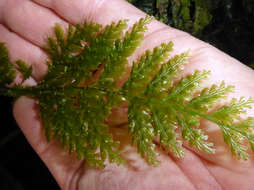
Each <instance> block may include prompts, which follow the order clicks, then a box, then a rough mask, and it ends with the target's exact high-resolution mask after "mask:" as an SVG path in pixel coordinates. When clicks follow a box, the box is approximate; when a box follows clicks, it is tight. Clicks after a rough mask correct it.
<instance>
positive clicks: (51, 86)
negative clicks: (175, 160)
mask: <svg viewBox="0 0 254 190" xmlns="http://www.w3.org/2000/svg"><path fill="white" fill-rule="evenodd" d="M150 21H151V17H146V18H144V19H140V20H139V21H138V22H137V23H136V24H134V25H133V27H132V29H131V30H130V31H129V32H125V33H124V30H126V28H127V24H126V21H125V20H121V21H119V22H118V23H112V24H111V25H108V26H106V27H105V28H103V27H102V26H100V25H98V24H94V23H86V22H84V23H83V24H82V25H78V26H77V27H76V28H74V27H72V26H69V29H68V31H67V32H64V30H63V29H62V28H61V27H60V26H59V25H56V27H55V34H56V35H55V36H56V37H55V38H52V37H49V38H48V44H47V45H46V46H45V50H46V51H47V52H48V55H49V57H50V61H48V62H47V64H48V66H49V69H48V73H47V74H46V76H45V78H44V80H42V81H41V82H39V83H38V85H37V86H33V87H23V86H22V85H15V86H14V87H13V88H10V87H8V86H5V84H8V83H10V82H12V81H13V80H14V76H15V70H14V68H13V66H12V65H11V64H10V61H9V59H8V52H7V50H6V48H5V46H4V45H3V44H1V46H0V47H1V51H0V55H1V56H0V59H1V62H0V64H1V67H0V68H1V70H0V72H1V74H2V75H1V80H0V84H1V88H0V94H2V95H8V96H14V97H15V98H18V97H20V96H28V97H31V98H35V99H38V100H39V107H40V116H41V118H42V123H43V127H44V129H45V135H46V137H47V139H48V140H49V141H50V140H51V139H57V140H58V141H59V142H60V144H61V145H62V146H63V147H65V148H67V149H68V150H69V152H70V153H72V152H75V153H76V155H77V157H78V158H79V159H84V160H85V161H86V163H87V164H88V165H90V166H94V167H103V166H104V162H105V160H106V159H108V160H109V161H110V162H114V163H117V164H121V163H123V161H124V160H123V158H122V157H121V155H120V153H119V150H118V145H119V142H115V141H114V140H113V138H112V134H111V133H110V132H109V126H108V125H107V124H106V123H105V122H104V121H105V120H106V119H107V117H108V116H109V115H110V113H111V109H112V108H113V107H121V106H122V104H123V103H128V120H129V135H130V136H131V137H132V144H133V146H137V149H138V152H139V153H140V154H141V156H142V157H143V158H145V159H146V160H147V162H148V163H149V164H153V165H156V164H158V163H159V162H158V161H157V159H156V155H157V154H156V152H155V150H154V148H155V144H154V139H155V138H156V137H158V139H159V142H160V146H161V147H163V148H164V149H165V151H166V152H170V151H171V152H173V154H174V155H175V156H176V157H183V156H184V149H183V147H182V140H181V139H183V140H184V141H187V142H188V143H189V145H190V146H191V147H195V148H196V149H197V150H198V151H205V152H207V153H214V147H213V144H212V143H211V142H209V141H208V136H207V135H206V134H205V133H204V131H203V130H202V129H201V126H200V125H201V123H200V121H201V119H206V120H209V121H210V122H213V123H215V124H217V126H218V127H219V128H220V129H221V130H222V134H223V136H224V139H225V142H226V143H227V144H228V145H229V146H230V148H231V150H232V153H233V154H235V155H237V156H238V158H240V159H247V156H248V154H247V153H246V150H247V147H246V145H245V141H246V140H247V141H248V142H249V143H250V146H251V148H252V150H253V151H254V136H253V135H252V133H251V132H252V130H253V127H254V118H247V119H245V120H244V119H242V118H241V115H242V114H244V113H245V111H246V109H248V108H250V105H251V104H253V103H254V100H253V99H251V98H250V99H248V100H245V99H244V98H240V99H239V100H237V99H232V100H231V101H230V102H229V103H228V104H225V105H222V104H219V103H220V100H222V99H225V98H226V97H227V93H229V92H233V87H232V86H226V85H225V83H224V82H222V83H221V84H220V85H219V86H217V85H212V86H211V87H207V88H202V87H201V86H202V82H203V81H204V80H206V79H207V77H208V76H209V73H210V72H209V71H195V72H194V73H193V74H192V75H189V76H186V77H182V78H180V79H179V80H177V81H176V79H177V78H179V77H178V73H179V70H182V69H183V66H184V64H186V62H187V58H188V53H182V54H181V55H176V56H174V57H171V56H170V52H171V51H172V47H173V43H172V42H169V43H167V44H161V45H160V46H158V47H155V48H154V49H153V50H147V51H146V52H145V53H144V54H143V55H142V56H141V57H140V58H139V59H138V60H136V61H135V62H134V63H133V67H132V70H131V73H130V76H129V77H128V78H127V80H126V81H125V83H124V84H123V85H122V86H121V87H119V86H118V85H117V81H118V80H119V79H120V80H121V79H122V77H123V75H124V74H125V66H126V64H127V63H128V61H127V59H128V57H129V56H131V55H132V54H133V53H134V51H135V50H136V48H137V47H139V45H140V43H141V42H142V39H143V37H144V33H145V31H146V29H147V28H146V24H148V23H149V22H150ZM17 65H18V66H19V70H20V71H21V73H22V75H23V78H24V80H25V79H27V78H28V77H30V76H31V73H32V67H28V66H27V65H26V63H24V62H23V61H17ZM98 73H99V76H98ZM94 75H97V77H94ZM176 129H178V130H176ZM177 131H180V133H178V132H177ZM180 137H182V138H180Z"/></svg>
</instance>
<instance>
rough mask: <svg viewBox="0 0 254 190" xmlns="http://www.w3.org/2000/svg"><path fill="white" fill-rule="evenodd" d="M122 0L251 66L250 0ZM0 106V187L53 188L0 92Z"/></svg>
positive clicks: (253, 1)
mask: <svg viewBox="0 0 254 190" xmlns="http://www.w3.org/2000/svg"><path fill="white" fill-rule="evenodd" d="M128 1H129V2H130V3H132V4H133V5H135V6H136V7H138V8H140V9H142V10H143V11H145V12H147V13H148V14H150V15H154V16H155V17H156V18H157V19H158V20H160V21H162V22H164V23H166V24H168V25H170V26H172V27H175V28H178V29H180V30H184V31H186V32H189V33H190V34H192V35H194V36H196V37H197V38H199V39H201V40H204V41H206V42H208V43H210V44H212V45H214V46H215V47H217V48H219V49H221V50H222V51H224V52H226V53H227V54H229V55H231V56H233V57H235V58H236V59H238V60H240V61H241V62H243V63H244V64H246V65H247V66H250V67H252V68H254V0H241V1H239V0H128ZM109 2H110V1H109ZM250 82H252V81H250ZM0 111H1V125H0V127H1V133H0V189H1V190H34V189H36V190H38V189H54V190H57V189H59V187H58V186H57V183H56V182H55V180H54V179H53V178H52V176H51V174H50V173H49V171H48V169H47V168H46V167H45V166H44V164H43V163H42V161H41V160H40V159H39V157H38V156H37V154H36V153H35V152H34V151H33V149H32V148H31V147H30V145H29V144H28V143H27V141H26V139H25V137H24V136H23V134H22V133H21V131H20V130H19V128H18V127H17V125H16V123H15V120H14V118H13V116H12V99H10V98H6V97H1V96H0Z"/></svg>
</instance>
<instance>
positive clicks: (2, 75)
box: [0, 43, 16, 86]
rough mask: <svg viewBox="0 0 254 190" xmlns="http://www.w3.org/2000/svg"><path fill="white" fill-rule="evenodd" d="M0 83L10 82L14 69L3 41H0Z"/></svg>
mask: <svg viewBox="0 0 254 190" xmlns="http://www.w3.org/2000/svg"><path fill="white" fill-rule="evenodd" d="M0 63H1V65H0V85H1V86H2V85H3V84H10V83H11V82H12V81H13V80H14V78H15V76H16V73H15V69H14V67H13V66H12V64H11V62H10V60H9V53H8V50H7V48H6V47H5V45H4V44H3V43H0Z"/></svg>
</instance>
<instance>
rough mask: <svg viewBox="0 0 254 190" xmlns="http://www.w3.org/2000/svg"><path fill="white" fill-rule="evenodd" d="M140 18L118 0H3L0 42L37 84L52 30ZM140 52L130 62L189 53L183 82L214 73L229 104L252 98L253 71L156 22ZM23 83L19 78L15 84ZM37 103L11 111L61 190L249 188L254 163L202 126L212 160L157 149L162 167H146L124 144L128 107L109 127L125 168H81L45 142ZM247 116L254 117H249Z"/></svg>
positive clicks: (21, 103)
mask: <svg viewBox="0 0 254 190" xmlns="http://www.w3.org/2000/svg"><path fill="white" fill-rule="evenodd" d="M144 15H145V14H144V13H143V12H141V11H139V10H138V9H136V8H134V7H133V6H131V5H130V4H128V3H126V2H125V1H122V0H72V1H70V0H61V1H59V0H1V1H0V41H2V42H5V43H6V45H7V47H8V49H9V50H10V52H11V54H10V58H11V60H12V61H15V60H17V59H23V60H25V61H26V62H27V63H29V64H32V65H33V78H31V79H29V80H28V81H26V83H27V84H29V85H35V84H36V81H39V80H41V79H42V78H43V75H44V74H45V72H46V70H47V66H46V65H45V60H46V59H47V55H46V54H45V52H44V51H43V50H42V49H41V47H42V46H43V45H44V44H45V43H46V38H47V36H48V35H50V34H51V33H52V27H53V26H54V25H55V23H60V24H62V25H63V26H66V27H67V25H68V23H71V24H73V25H75V24H77V23H81V22H82V21H83V20H84V19H86V20H88V21H91V20H92V21H94V22H97V23H100V24H102V25H106V24H109V23H111V22H112V21H117V20H119V19H129V24H130V25H131V24H133V23H134V22H136V21H137V20H138V19H139V18H140V17H144ZM148 28H149V30H148V32H147V33H146V35H145V40H144V42H143V44H142V46H141V47H140V48H139V49H138V50H137V51H136V52H135V55H133V57H131V58H130V63H131V61H132V60H133V59H135V58H137V57H138V56H139V55H140V54H141V53H142V52H144V51H145V50H146V49H151V48H153V47H155V46H157V45H160V44H161V43H162V42H168V41H173V42H174V44H175V45H174V51H173V54H179V53H182V52H184V51H187V50H189V49H190V59H189V62H190V63H189V64H188V65H187V66H186V69H185V71H184V72H183V73H181V74H182V75H186V74H189V73H192V72H193V71H194V70H196V69H198V70H211V72H212V75H211V79H210V81H209V82H208V83H207V84H211V83H220V82H221V81H222V80H224V81H225V82H226V83H227V84H232V85H235V86H236V93H235V94H233V96H234V97H240V96H246V97H249V96H254V84H253V83H251V82H250V81H254V72H253V71H252V70H251V69H249V68H247V67H245V66H244V65H243V64H241V63H239V62H238V61H237V60H235V59H233V58H231V57H229V56H228V55H226V54H224V53H223V52H221V51H219V50H217V49H216V48H214V47H212V46H210V45H209V44H206V43H204V42H202V41H199V40H197V39H195V38H193V37H192V36H190V35H188V34H187V33H184V32H181V31H179V30H176V29H173V28H170V27H168V26H166V25H164V24H162V23H159V22H157V21H153V22H152V23H151V24H149V26H148ZM20 80H21V79H20V78H19V77H17V78H16V81H17V82H19V81H20ZM38 111H39V110H38V107H37V104H36V100H33V99H29V98H26V97H22V98H19V99H18V100H17V101H16V102H15V105H14V115H15V118H16V120H17V122H18V124H19V126H20V128H21V129H22V131H23V133H24V135H25V136H26V138H27V139H28V141H29V143H30V144H31V145H32V146H33V148H34V149H35V151H36V152H37V153H38V154H39V156H40V157H41V159H42V160H43V161H44V163H45V164H46V165H47V167H48V168H49V170H50V171H51V173H52V174H53V176H54V177H55V179H56V181H57V182H58V184H59V186H60V187H61V188H62V189H80V190H120V189H121V190H127V189H128V190H164V189H165V190H169V189H173V190H175V189H177V190H178V189H179V190H182V189H183V190H185V189H186V190H189V189H200V190H203V189H212V190H213V189H215V190H217V189H230V190H233V189H243V190H248V189H253V187H254V180H253V179H254V177H253V176H254V156H253V155H251V156H250V159H249V160H248V161H244V162H241V161H238V160H236V159H235V158H233V157H232V156H231V154H230V150H229V149H228V148H227V147H226V146H225V145H224V143H223V138H222V135H221V133H220V130H219V129H218V128H217V127H216V126H214V125H212V124H211V123H208V122H207V123H205V122H204V123H203V125H202V127H203V128H204V130H205V131H206V133H207V134H208V135H209V140H210V141H212V142H213V143H214V144H215V146H216V147H217V151H216V154H215V155H207V154H204V153H202V152H201V153H197V152H195V151H194V150H192V149H191V148H189V147H188V145H185V147H186V148H185V157H184V158H183V159H176V158H174V157H172V156H171V155H170V154H165V153H163V152H162V151H160V149H159V148H158V152H159V156H158V159H159V160H160V161H161V164H160V166H158V167H152V166H148V165H147V164H146V163H145V161H144V160H143V159H141V157H140V156H139V154H137V153H136V149H135V147H132V146H130V139H129V138H128V137H127V135H126V134H127V129H126V128H127V127H126V123H127V119H126V108H122V109H118V110H114V111H113V114H112V115H111V116H110V119H109V122H110V124H111V125H112V127H111V132H112V133H113V134H114V138H115V139H116V140H119V141H120V142H121V147H120V148H121V149H122V151H123V152H124V153H123V156H124V157H125V158H126V160H127V163H126V165H123V166H120V167H118V166H116V165H114V164H107V166H106V168H105V169H103V170H96V169H93V168H89V167H87V166H86V164H85V163H84V162H83V161H78V160H76V159H75V156H74V155H71V156H70V155H68V154H67V153H66V151H64V150H62V148H60V147H59V145H58V143H57V142H56V141H52V142H50V143H47V141H46V139H45V137H44V134H43V130H42V126H41V122H40V120H39V117H38V115H39V113H38ZM248 115H250V116H253V115H254V110H250V111H249V112H248Z"/></svg>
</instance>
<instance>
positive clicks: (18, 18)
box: [0, 0, 67, 47]
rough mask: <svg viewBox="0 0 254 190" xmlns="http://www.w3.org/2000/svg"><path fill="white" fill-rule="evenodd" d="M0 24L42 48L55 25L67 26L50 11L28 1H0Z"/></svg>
mask: <svg viewBox="0 0 254 190" xmlns="http://www.w3.org/2000/svg"><path fill="white" fill-rule="evenodd" d="M0 13H1V16H0V19H1V20H0V22H1V23H3V24H4V25H6V26H7V27H8V28H9V29H10V30H12V31H13V32H15V33H17V34H18V35H19V36H21V37H22V38H24V39H26V40H27V41H29V42H31V43H33V44H35V45H37V46H39V47H42V46H43V45H45V44H46V41H47V37H48V36H49V35H52V33H53V30H52V29H53V27H54V26H55V24H56V23H59V24H61V25H63V26H67V23H66V22H65V21H63V20H62V19H60V18H59V17H57V16H56V15H55V14H54V13H53V12H52V11H50V10H48V9H47V8H44V7H42V6H39V5H37V4H36V3H33V2H32V1H30V0H8V1H0Z"/></svg>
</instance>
